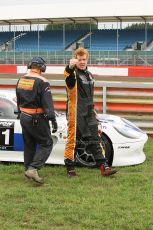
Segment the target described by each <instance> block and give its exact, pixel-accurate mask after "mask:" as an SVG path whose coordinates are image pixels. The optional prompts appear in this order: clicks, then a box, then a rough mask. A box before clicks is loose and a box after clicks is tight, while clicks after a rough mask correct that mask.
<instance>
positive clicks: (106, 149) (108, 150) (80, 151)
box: [75, 133, 113, 168]
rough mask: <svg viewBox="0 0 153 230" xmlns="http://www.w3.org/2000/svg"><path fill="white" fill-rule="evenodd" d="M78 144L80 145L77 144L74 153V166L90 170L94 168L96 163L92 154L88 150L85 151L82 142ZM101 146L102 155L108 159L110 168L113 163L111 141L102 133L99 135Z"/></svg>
mask: <svg viewBox="0 0 153 230" xmlns="http://www.w3.org/2000/svg"><path fill="white" fill-rule="evenodd" d="M80 142H81V143H80V144H79V146H78V148H77V150H76V152H75V162H76V164H77V165H80V166H87V167H90V168H94V167H96V162H95V158H94V156H93V154H92V153H91V152H90V151H89V150H87V148H86V145H85V143H84V142H83V141H80ZM101 145H102V151H103V154H104V155H105V156H106V158H107V159H108V164H109V166H111V165H112V162H113V147H112V143H111V140H110V139H109V137H108V136H106V135H105V134H104V133H102V135H101Z"/></svg>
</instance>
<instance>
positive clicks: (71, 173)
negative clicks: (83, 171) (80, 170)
mask: <svg viewBox="0 0 153 230" xmlns="http://www.w3.org/2000/svg"><path fill="white" fill-rule="evenodd" d="M64 162H65V166H66V170H67V176H68V177H75V176H76V172H75V169H74V162H73V161H71V160H69V159H66V160H64Z"/></svg>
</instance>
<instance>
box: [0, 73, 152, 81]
mask: <svg viewBox="0 0 153 230" xmlns="http://www.w3.org/2000/svg"><path fill="white" fill-rule="evenodd" d="M21 76H22V74H0V78H1V79H18V78H19V77H21ZM43 76H44V77H46V78H47V79H49V80H64V76H63V75H62V74H43ZM95 80H97V81H111V82H112V81H123V82H153V77H152V78H147V77H127V76H95ZM8 83H9V81H8Z"/></svg>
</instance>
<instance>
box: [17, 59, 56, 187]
mask: <svg viewBox="0 0 153 230" xmlns="http://www.w3.org/2000/svg"><path fill="white" fill-rule="evenodd" d="M28 69H30V72H29V73H27V74H26V75H25V76H23V77H21V78H20V79H19V80H18V83H17V86H16V96H17V106H18V111H19V113H20V123H21V127H22V133H23V140H24V166H25V176H26V177H27V178H29V179H33V180H34V181H36V182H38V183H43V182H44V181H43V178H41V177H40V176H39V174H38V169H40V168H41V167H42V166H43V165H44V164H45V162H46V160H47V159H48V157H49V155H50V153H51V151H52V147H53V141H52V137H51V131H50V125H49V120H50V121H51V122H52V133H54V132H56V131H57V122H56V118H55V113H54V106H53V101H52V95H51V91H50V84H49V82H48V80H47V79H46V78H45V77H43V76H41V73H42V72H45V70H46V65H45V61H44V60H43V59H42V58H41V57H35V58H33V59H32V60H31V62H30V63H29V64H28Z"/></svg>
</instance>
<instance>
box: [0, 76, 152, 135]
mask: <svg viewBox="0 0 153 230" xmlns="http://www.w3.org/2000/svg"><path fill="white" fill-rule="evenodd" d="M16 82H17V79H9V80H8V79H0V85H1V86H3V87H2V88H3V89H4V86H5V85H6V88H7V86H8V85H12V86H15V85H16ZM50 82H51V86H52V87H53V88H52V93H53V100H54V103H55V105H56V103H59V105H61V106H62V107H63V104H65V103H66V101H65V97H66V91H65V90H64V91H63V86H65V81H64V80H51V81H50ZM56 86H58V90H57V89H56ZM95 87H98V88H101V89H102V90H101V91H100V93H98V94H97V96H96V95H95V96H96V98H95V99H96V100H97V99H98V101H96V100H95V101H94V102H95V106H96V103H99V104H100V108H101V109H102V111H98V112H103V113H111V114H116V115H120V116H122V117H124V118H128V119H129V120H130V121H132V122H134V123H135V124H136V125H137V126H139V127H140V128H142V129H143V130H144V131H146V132H147V133H150V134H153V116H152V113H153V99H152V98H153V97H152V95H153V92H150V89H153V83H152V82H102V81H96V82H95ZM60 88H61V91H60ZM111 88H114V89H115V88H116V89H122V90H123V89H125V90H126V89H139V91H138V92H137V91H136V92H135V93H134V94H131V96H130V94H129V95H128V94H127V92H126V94H127V96H126V97H125V93H124V94H123V93H119V91H116V93H115V95H114V94H113V95H112V97H113V102H112V103H113V104H114V105H117V107H119V104H120V103H122V105H121V106H122V113H121V110H120V109H119V110H117V111H116V110H113V109H110V108H109V104H110V103H111V101H112V99H111V98H110V97H111V94H110V93H109V89H111ZM140 89H142V91H141V92H140ZM144 89H145V90H146V92H145V93H144ZM147 90H149V91H147ZM59 95H60V97H58V96H59ZM114 96H115V98H114ZM131 97H132V100H131ZM114 99H115V100H114ZM135 103H136V104H138V105H140V108H139V111H137V109H136V108H137V107H136V104H135ZM127 104H128V105H129V106H130V107H132V108H133V109H132V110H131V111H130V110H129V111H128V112H127V109H126V105H127ZM121 106H120V107H121ZM55 108H56V106H55ZM101 109H100V110H101ZM58 110H62V109H60V106H58ZM114 112H115V113H114Z"/></svg>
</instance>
